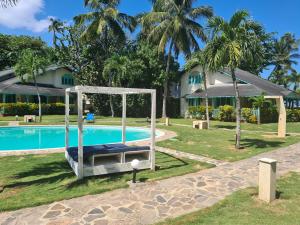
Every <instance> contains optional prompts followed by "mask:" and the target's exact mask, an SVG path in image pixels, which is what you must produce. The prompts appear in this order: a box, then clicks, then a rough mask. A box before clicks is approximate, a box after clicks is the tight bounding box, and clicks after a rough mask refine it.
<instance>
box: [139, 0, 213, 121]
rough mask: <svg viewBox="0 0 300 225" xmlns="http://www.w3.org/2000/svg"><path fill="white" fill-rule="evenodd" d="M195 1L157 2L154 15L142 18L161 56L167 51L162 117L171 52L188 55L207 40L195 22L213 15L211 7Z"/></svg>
mask: <svg viewBox="0 0 300 225" xmlns="http://www.w3.org/2000/svg"><path fill="white" fill-rule="evenodd" d="M194 2H195V0H167V1H166V0H154V1H153V9H152V11H151V12H149V13H146V14H144V15H142V16H141V18H140V22H141V24H142V34H143V35H145V36H146V37H147V40H148V41H149V42H152V43H154V44H156V45H158V49H159V53H161V54H164V53H165V51H166V50H167V64H166V76H165V79H164V84H163V89H164V91H163V106H162V117H166V116H167V111H166V108H167V106H166V104H167V96H168V77H169V72H170V63H171V58H172V52H174V53H175V56H176V57H177V56H178V55H179V53H180V52H182V53H184V54H185V55H186V56H189V55H190V54H191V51H192V50H199V44H198V42H197V38H200V40H202V41H205V40H206V36H205V34H204V28H203V27H202V26H201V25H200V24H199V23H198V22H197V21H196V20H197V19H199V18H202V17H204V18H209V17H211V16H212V14H213V13H212V8H211V7H204V6H202V7H195V8H194V7H193V3H194Z"/></svg>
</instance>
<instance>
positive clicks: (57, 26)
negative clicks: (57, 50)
mask: <svg viewBox="0 0 300 225" xmlns="http://www.w3.org/2000/svg"><path fill="white" fill-rule="evenodd" d="M50 22H51V24H50V25H49V28H48V31H49V32H53V37H52V42H53V45H54V46H55V47H57V40H60V43H61V44H62V45H63V41H62V40H61V39H60V38H58V36H57V35H58V34H61V33H63V31H64V23H63V22H61V21H60V20H57V19H54V18H50Z"/></svg>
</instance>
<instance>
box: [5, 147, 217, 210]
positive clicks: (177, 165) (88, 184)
mask: <svg viewBox="0 0 300 225" xmlns="http://www.w3.org/2000/svg"><path fill="white" fill-rule="evenodd" d="M156 165H157V166H158V168H159V169H158V170H157V171H155V172H153V171H150V170H144V171H142V172H139V173H138V179H139V180H141V181H148V180H149V181H150V180H158V179H164V178H168V177H173V176H178V175H183V174H186V173H191V172H195V171H199V170H201V169H205V168H210V167H212V165H211V164H206V163H200V162H196V161H193V160H189V159H180V158H175V157H173V156H169V155H167V154H163V153H159V152H157V153H156ZM0 171H1V173H0V187H3V188H4V191H3V192H2V193H1V191H0V212H1V211H7V210H15V209H19V208H24V207H31V206H36V205H41V204H46V203H51V202H54V201H58V200H62V199H69V198H74V197H78V196H83V195H88V194H97V193H101V192H105V191H110V190H113V189H117V188H124V187H127V186H128V184H127V181H129V180H130V179H131V177H132V176H131V174H129V173H123V174H118V175H117V174H116V175H111V176H97V177H90V178H85V179H83V180H80V181H77V179H76V176H75V175H74V173H73V172H72V170H71V169H70V167H69V165H68V163H67V161H66V160H65V158H64V154H63V153H56V154H45V155H27V156H7V157H2V158H0Z"/></svg>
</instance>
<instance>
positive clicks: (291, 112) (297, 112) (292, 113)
mask: <svg viewBox="0 0 300 225" xmlns="http://www.w3.org/2000/svg"><path fill="white" fill-rule="evenodd" d="M286 119H287V122H300V109H287V110H286Z"/></svg>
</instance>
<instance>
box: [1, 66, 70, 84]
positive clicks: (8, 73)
mask: <svg viewBox="0 0 300 225" xmlns="http://www.w3.org/2000/svg"><path fill="white" fill-rule="evenodd" d="M61 68H65V69H67V70H70V71H71V69H70V68H69V67H67V66H62V65H55V64H53V65H50V66H48V67H46V69H45V70H46V72H47V71H53V70H57V69H61ZM15 77H16V75H15V71H14V69H13V68H10V69H7V70H2V71H0V82H3V81H6V80H9V79H12V78H15Z"/></svg>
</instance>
